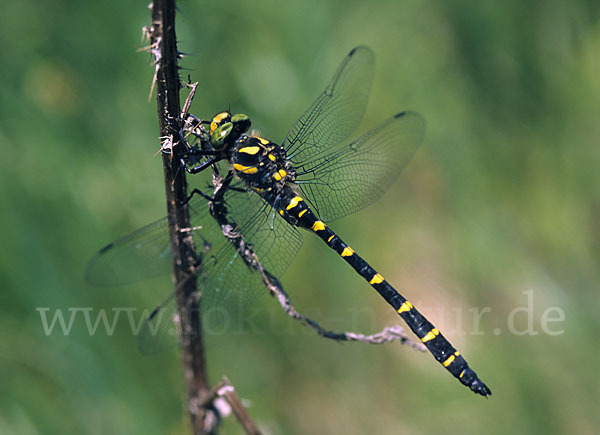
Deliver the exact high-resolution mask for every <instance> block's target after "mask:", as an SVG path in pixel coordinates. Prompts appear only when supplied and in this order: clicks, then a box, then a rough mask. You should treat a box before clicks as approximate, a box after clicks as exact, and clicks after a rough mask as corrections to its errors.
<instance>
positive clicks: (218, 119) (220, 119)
mask: <svg viewBox="0 0 600 435" xmlns="http://www.w3.org/2000/svg"><path fill="white" fill-rule="evenodd" d="M230 121H231V113H229V112H221V113H219V114H217V115H215V116H214V117H213V119H212V122H211V123H210V134H211V136H212V134H213V133H214V132H215V130H216V129H217V128H219V127H220V126H221V125H223V124H225V123H226V122H230Z"/></svg>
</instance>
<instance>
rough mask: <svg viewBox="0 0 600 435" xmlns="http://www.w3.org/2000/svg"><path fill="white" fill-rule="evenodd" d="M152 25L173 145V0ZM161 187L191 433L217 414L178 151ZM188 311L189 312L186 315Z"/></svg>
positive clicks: (162, 112) (162, 0)
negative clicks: (210, 398) (209, 400)
mask: <svg viewBox="0 0 600 435" xmlns="http://www.w3.org/2000/svg"><path fill="white" fill-rule="evenodd" d="M151 10H152V28H151V32H150V38H151V49H152V50H151V51H152V53H153V55H154V61H155V68H156V69H155V74H156V77H155V79H156V86H157V93H156V95H157V109H158V121H159V126H160V137H161V138H167V139H166V140H170V142H171V150H172V151H174V152H176V150H177V148H178V147H175V146H173V145H174V142H175V139H174V138H173V133H172V130H173V129H172V125H178V124H179V115H180V100H179V90H180V82H179V71H178V65H177V61H178V58H179V56H178V51H177V44H176V36H175V3H174V0H154V2H153V4H152V5H151ZM163 168H164V175H165V190H166V197H167V215H168V218H169V235H170V239H171V252H172V253H173V267H174V276H175V287H176V289H177V296H176V298H177V309H178V313H179V320H180V322H181V323H182V324H181V325H180V326H181V329H182V331H183V334H182V337H183V338H182V343H181V353H182V360H183V369H184V376H185V384H186V387H187V399H188V406H187V408H188V411H189V413H190V417H191V424H192V429H193V433H194V434H205V433H211V432H213V431H214V427H215V425H213V424H212V423H210V424H207V422H208V421H211V422H212V421H214V422H215V424H216V419H214V418H207V414H208V412H207V410H206V408H203V407H202V406H198V404H199V403H201V402H203V400H204V397H205V396H207V395H208V392H209V387H208V378H207V374H206V363H205V356H204V344H203V339H202V329H201V323H200V318H199V312H200V310H199V309H198V307H197V306H195V305H197V304H198V300H197V298H196V279H195V278H193V277H190V275H193V274H194V270H195V268H194V266H195V261H196V260H195V251H194V245H193V240H192V237H191V235H190V233H189V232H182V231H181V229H182V228H189V227H190V221H189V215H188V211H187V207H181V206H180V205H181V204H183V203H184V202H185V200H186V197H187V192H186V190H187V189H186V188H187V186H186V180H185V171H182V170H181V167H180V163H179V159H178V158H177V156H176V155H173V154H167V153H163ZM187 313H190V314H189V315H188V314H187Z"/></svg>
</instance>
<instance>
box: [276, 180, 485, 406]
mask: <svg viewBox="0 0 600 435" xmlns="http://www.w3.org/2000/svg"><path fill="white" fill-rule="evenodd" d="M279 213H280V214H281V215H282V216H283V217H284V218H285V219H286V220H288V222H290V223H293V224H295V225H297V226H299V227H301V228H306V229H308V230H311V231H312V232H314V233H315V234H316V235H317V236H319V237H320V238H321V239H322V240H323V241H324V242H325V243H326V244H327V246H329V247H330V248H331V249H333V250H334V251H335V252H336V253H337V254H338V255H339V256H341V257H342V258H343V259H344V260H345V261H346V263H348V264H349V265H350V266H351V267H352V268H353V269H354V270H355V271H356V272H357V273H358V274H359V275H360V276H362V277H363V278H364V279H365V280H366V281H367V282H368V283H369V284H370V285H371V287H373V288H374V289H375V290H376V291H377V293H379V294H380V295H381V296H382V297H383V298H384V299H385V300H386V302H387V303H388V304H389V305H391V306H392V308H394V310H396V312H397V313H398V314H399V315H400V317H402V319H403V320H404V321H405V322H406V324H407V325H408V326H409V328H410V329H411V330H412V331H413V332H414V333H415V334H416V336H417V337H419V339H420V340H421V342H422V343H423V344H424V345H425V347H426V348H427V349H428V350H429V352H431V354H432V355H433V357H434V358H435V359H436V360H437V361H438V362H439V363H440V364H442V365H443V366H444V367H445V368H446V370H448V371H449V372H450V373H451V374H452V375H453V376H454V377H455V378H457V379H458V380H459V381H460V382H461V383H462V384H463V385H466V386H467V387H469V388H470V389H471V390H472V391H474V392H475V393H477V394H481V395H482V396H488V395H491V394H492V392H491V391H490V389H489V388H488V387H487V386H486V385H485V383H484V382H483V381H482V380H481V379H479V377H478V376H477V374H476V373H475V372H474V371H473V370H472V369H471V368H470V367H469V364H468V363H467V361H466V360H465V359H464V358H463V357H462V355H461V354H460V353H459V352H458V351H457V350H456V349H455V348H454V347H453V346H452V345H451V344H450V342H449V341H448V340H446V338H445V337H444V336H443V335H442V334H441V333H440V331H439V330H438V329H437V328H436V327H435V326H434V325H433V324H432V323H431V322H429V320H427V319H426V318H425V316H423V315H422V314H421V313H420V312H419V311H418V310H417V309H416V308H415V307H414V306H413V305H412V304H411V303H410V302H409V301H408V300H407V299H406V298H404V297H403V296H402V295H401V294H400V293H398V291H397V290H396V289H395V288H394V287H392V286H391V285H390V284H389V283H388V282H387V281H386V280H385V278H384V277H383V276H382V275H381V274H379V273H378V272H377V271H376V270H375V269H374V268H373V267H371V265H370V264H369V263H367V262H366V261H365V260H364V259H363V258H362V257H361V256H359V255H358V254H357V253H356V252H354V250H353V249H352V248H351V247H350V246H348V245H347V244H346V243H345V242H344V241H343V240H342V239H341V238H340V237H339V236H338V235H337V234H335V233H334V232H333V231H332V230H331V229H330V228H329V227H328V226H327V225H326V224H325V223H324V222H323V221H321V220H320V219H319V218H317V216H316V215H315V214H314V213H313V212H312V210H311V209H310V207H309V206H308V204H307V203H306V201H304V200H303V199H302V197H300V196H299V195H296V194H295V192H293V191H292V189H291V188H289V187H288V188H284V190H283V192H282V195H281V197H280V205H279Z"/></svg>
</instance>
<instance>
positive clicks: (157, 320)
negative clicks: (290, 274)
mask: <svg viewBox="0 0 600 435" xmlns="http://www.w3.org/2000/svg"><path fill="white" fill-rule="evenodd" d="M224 200H225V207H226V213H225V219H226V221H227V225H226V226H230V228H228V229H227V228H221V226H220V224H217V221H216V220H215V218H213V217H212V216H209V221H212V222H213V223H214V224H215V225H216V226H217V228H218V230H217V233H218V237H216V239H218V243H213V244H211V245H209V244H207V243H208V241H207V240H205V239H203V238H201V237H200V235H202V234H204V233H203V232H202V231H201V230H200V231H199V232H198V235H196V233H194V234H195V246H196V249H197V251H202V252H203V255H202V265H201V267H200V268H199V276H198V281H197V282H198V284H197V285H198V289H199V291H200V292H201V303H200V307H201V308H200V309H201V319H202V327H203V328H204V331H205V332H206V333H209V334H210V333H214V332H216V331H223V330H224V329H226V328H228V327H231V326H232V325H235V326H236V327H237V326H238V325H240V322H241V321H242V320H243V318H244V312H245V311H246V310H247V309H248V307H249V306H250V305H251V304H252V303H253V302H255V301H256V300H257V299H258V298H259V297H260V296H262V295H264V294H265V293H266V288H265V286H264V284H263V283H262V278H261V276H260V274H259V273H258V272H257V271H256V268H255V267H254V266H253V264H252V262H251V261H248V259H245V258H244V256H242V254H241V253H240V251H243V252H247V253H250V254H251V258H252V259H253V260H254V261H258V262H260V264H261V265H262V266H263V267H264V268H265V270H267V271H268V272H269V273H270V274H272V275H273V276H276V277H278V276H280V275H281V274H283V272H284V271H285V270H286V269H287V267H288V266H289V264H290V263H291V261H292V259H293V258H294V256H295V255H296V253H297V252H298V250H299V249H300V247H301V245H302V235H301V234H300V232H299V231H298V230H297V229H296V228H295V227H293V226H291V225H289V224H288V223H287V222H285V221H284V220H283V218H282V217H281V216H280V215H279V214H277V213H273V209H272V208H271V207H270V206H268V205H267V204H266V203H264V201H262V199H260V197H259V196H258V195H257V194H255V193H254V192H238V191H235V190H228V191H227V192H226V194H225V198H224ZM197 207H204V208H206V209H207V210H208V203H204V204H202V203H201V202H200V201H199V202H197V203H196V204H195V205H194V207H193V208H194V215H202V214H203V212H202V211H201V210H199V209H197ZM221 223H223V222H221ZM211 233H212V231H211ZM225 233H227V234H228V237H226V236H225ZM238 235H241V238H238V237H237V236H238ZM240 240H241V241H243V244H240ZM203 243H204V248H202V246H203V245H202V244H203ZM187 314H188V315H189V314H190V313H189V312H188V313H187ZM177 316H178V314H177V305H176V300H175V297H174V294H173V295H171V296H170V297H169V298H168V299H167V300H165V302H163V304H161V305H160V306H159V307H157V309H156V310H155V311H154V312H153V314H152V315H151V316H150V317H149V318H148V320H147V321H146V322H145V324H144V326H143V328H142V330H141V332H140V336H139V339H138V346H139V348H140V351H141V352H142V353H144V354H154V353H157V352H161V351H163V350H166V349H168V348H170V347H173V346H174V345H175V344H176V343H177V338H178V336H179V334H180V331H179V326H178V325H179V322H178V317H177Z"/></svg>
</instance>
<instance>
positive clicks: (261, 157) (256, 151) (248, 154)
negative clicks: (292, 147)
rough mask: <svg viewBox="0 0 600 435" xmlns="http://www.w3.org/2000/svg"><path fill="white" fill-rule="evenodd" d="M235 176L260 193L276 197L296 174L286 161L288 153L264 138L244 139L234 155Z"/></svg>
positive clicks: (238, 141)
mask: <svg viewBox="0 0 600 435" xmlns="http://www.w3.org/2000/svg"><path fill="white" fill-rule="evenodd" d="M231 164H232V166H233V169H234V171H235V174H236V175H237V176H238V177H239V178H241V179H242V180H243V181H244V182H245V183H246V184H247V185H248V186H249V187H250V188H252V189H253V190H255V191H256V192H257V193H259V194H261V195H263V194H265V195H268V196H271V195H272V194H274V195H275V196H277V195H278V194H279V192H281V190H282V189H283V186H285V185H286V184H287V183H288V182H293V181H294V180H295V178H296V172H295V170H294V168H293V167H292V164H291V163H290V161H289V160H287V158H286V154H285V150H284V149H283V147H282V146H280V145H277V144H276V143H273V142H271V141H269V140H267V139H263V138H262V137H255V136H248V135H245V134H244V135H242V136H240V137H239V138H238V140H237V141H236V142H235V146H234V148H233V153H232V155H231Z"/></svg>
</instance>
